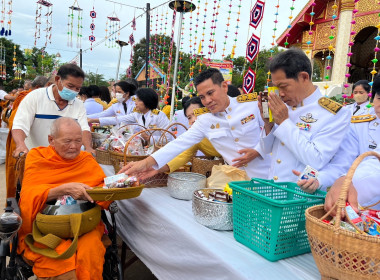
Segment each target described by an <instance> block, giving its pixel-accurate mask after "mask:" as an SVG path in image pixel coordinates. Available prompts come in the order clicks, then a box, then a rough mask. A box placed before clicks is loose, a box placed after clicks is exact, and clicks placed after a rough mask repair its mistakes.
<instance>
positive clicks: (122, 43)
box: [115, 40, 128, 83]
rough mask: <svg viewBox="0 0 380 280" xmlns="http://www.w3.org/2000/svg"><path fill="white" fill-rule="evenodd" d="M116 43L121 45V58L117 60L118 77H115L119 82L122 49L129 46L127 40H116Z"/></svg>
mask: <svg viewBox="0 0 380 280" xmlns="http://www.w3.org/2000/svg"><path fill="white" fill-rule="evenodd" d="M116 43H117V44H118V45H119V46H120V50H119V59H118V61H117V68H116V77H115V83H116V82H117V78H118V76H119V68H120V59H121V50H122V49H123V47H124V46H128V43H127V42H124V41H120V40H116Z"/></svg>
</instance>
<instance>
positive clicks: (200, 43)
mask: <svg viewBox="0 0 380 280" xmlns="http://www.w3.org/2000/svg"><path fill="white" fill-rule="evenodd" d="M201 51H202V41H200V42H199V47H198V54H200V53H201Z"/></svg>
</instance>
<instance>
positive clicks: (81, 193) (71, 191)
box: [61, 183, 94, 202]
mask: <svg viewBox="0 0 380 280" xmlns="http://www.w3.org/2000/svg"><path fill="white" fill-rule="evenodd" d="M61 187H63V188H64V191H65V193H66V194H67V195H70V196H71V197H72V198H74V199H75V200H88V201H90V202H94V200H93V199H92V198H91V196H89V195H88V193H87V191H86V190H88V189H91V187H89V186H87V185H86V184H82V183H67V184H63V185H61Z"/></svg>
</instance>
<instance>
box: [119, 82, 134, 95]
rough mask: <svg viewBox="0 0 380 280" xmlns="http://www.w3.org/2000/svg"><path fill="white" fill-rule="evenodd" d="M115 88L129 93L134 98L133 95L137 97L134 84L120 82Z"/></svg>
mask: <svg viewBox="0 0 380 280" xmlns="http://www.w3.org/2000/svg"><path fill="white" fill-rule="evenodd" d="M114 86H115V87H116V86H119V87H121V89H122V90H123V91H124V93H128V92H129V96H132V95H135V92H136V89H137V88H136V86H135V85H133V84H130V83H128V82H125V81H120V82H118V83H116V84H114Z"/></svg>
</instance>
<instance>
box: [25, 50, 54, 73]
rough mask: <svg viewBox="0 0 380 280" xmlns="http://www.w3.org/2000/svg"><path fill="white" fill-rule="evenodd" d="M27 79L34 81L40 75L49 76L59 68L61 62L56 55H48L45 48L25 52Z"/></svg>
mask: <svg viewBox="0 0 380 280" xmlns="http://www.w3.org/2000/svg"><path fill="white" fill-rule="evenodd" d="M24 56H25V68H26V69H25V70H26V73H25V75H24V78H25V79H31V80H32V79H34V78H35V77H36V76H38V75H47V74H49V73H51V72H53V71H54V70H56V68H58V66H59V60H58V58H57V57H56V55H55V54H48V53H47V52H46V51H45V49H44V48H41V49H39V48H36V47H33V48H32V49H29V50H25V54H24Z"/></svg>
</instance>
